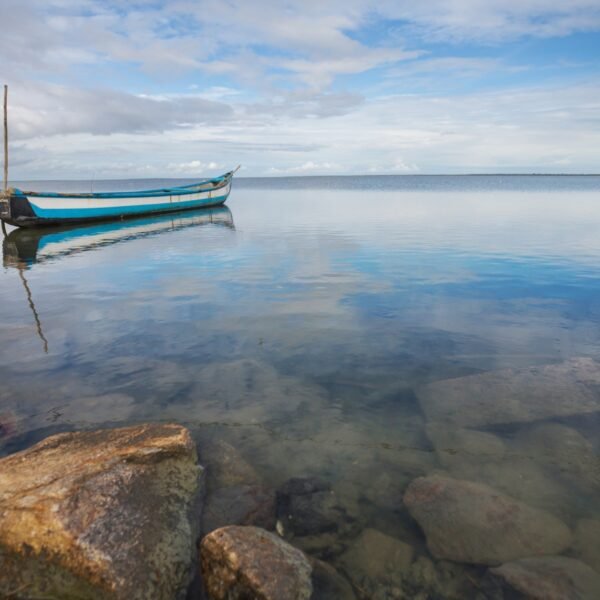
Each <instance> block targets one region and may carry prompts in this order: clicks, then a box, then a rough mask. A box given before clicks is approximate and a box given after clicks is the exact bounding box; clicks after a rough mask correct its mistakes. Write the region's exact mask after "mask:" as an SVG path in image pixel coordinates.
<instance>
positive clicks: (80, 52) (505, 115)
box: [0, 0, 600, 177]
mask: <svg viewBox="0 0 600 600" xmlns="http://www.w3.org/2000/svg"><path fill="white" fill-rule="evenodd" d="M0 22H2V25H3V35H2V36H0V56H1V57H2V76H3V78H4V79H5V81H7V82H8V83H9V84H10V85H11V95H10V132H11V143H12V144H13V146H12V148H13V153H12V158H13V161H12V163H11V164H12V167H14V168H15V172H16V176H21V175H19V173H22V174H23V175H26V176H27V175H28V174H29V176H31V177H44V176H48V175H51V176H55V177H56V176H59V177H60V176H79V175H82V174H88V173H90V171H92V170H93V171H94V172H96V173H97V176H98V177H100V176H107V177H110V176H111V174H115V175H117V174H121V175H123V174H124V173H125V171H124V168H125V167H126V166H127V165H129V167H130V168H131V170H132V172H135V173H143V174H148V175H156V176H164V175H169V174H170V173H172V172H182V173H183V172H184V171H186V169H189V170H190V172H191V171H195V169H196V167H200V166H202V165H204V166H206V165H209V164H210V163H211V162H214V163H215V164H219V165H228V166H229V165H232V166H234V165H235V164H237V163H238V162H242V163H243V164H244V165H246V166H247V167H248V172H252V173H255V174H273V173H284V172H285V173H294V172H296V173H309V172H314V173H318V172H323V173H325V172H327V173H329V172H339V173H356V172H362V173H364V172H397V173H403V172H406V173H409V172H416V171H417V170H419V172H440V171H450V172H452V171H456V170H459V171H464V170H511V169H537V168H539V167H541V168H542V169H544V168H547V169H552V168H555V169H556V170H562V169H565V170H586V171H587V170H594V169H597V166H595V165H597V164H598V162H600V161H599V158H600V157H599V156H598V150H597V148H598V147H600V145H599V143H598V142H599V141H600V140H599V137H598V136H599V135H600V134H598V133H597V132H598V130H599V128H598V124H599V123H600V117H599V112H600V109H599V108H598V103H597V101H596V100H595V98H597V97H598V92H599V90H598V86H597V85H594V84H593V82H594V81H595V77H596V76H597V72H596V71H594V69H595V67H594V64H595V63H594V61H593V58H595V57H590V59H589V60H585V58H586V57H585V56H584V54H585V52H586V51H587V50H586V49H585V47H584V48H583V49H582V48H580V47H577V48H575V45H576V44H577V43H578V38H574V39H572V40H570V41H569V40H567V41H568V43H567V42H565V44H564V47H565V48H566V49H567V50H565V53H564V56H562V57H560V59H559V58H557V59H556V60H555V59H554V55H552V57H551V58H546V57H543V56H542V57H541V58H540V55H538V56H537V58H538V60H539V62H544V61H545V62H544V66H542V67H536V62H535V61H534V60H532V61H531V64H520V63H519V62H518V61H517V59H516V58H515V56H518V57H524V56H525V57H526V59H527V58H528V57H527V53H526V52H523V49H524V47H525V46H523V44H527V47H526V49H527V50H529V48H530V47H532V46H535V44H538V43H539V44H542V43H543V38H546V37H551V36H569V35H572V34H574V33H577V32H587V31H598V30H600V1H599V0H572V1H571V2H568V3H550V2H549V1H547V0H521V1H520V2H507V1H506V0H452V1H448V0H431V1H430V2H427V3H417V2H414V0H411V1H408V0H393V1H392V0H378V1H377V2H375V1H374V0H330V1H328V2H316V1H315V0H305V1H304V2H299V1H285V2H281V1H280V0H256V1H255V2H252V3H249V2H242V0H229V1H227V2H223V1H222V0H203V2H197V1H196V0H170V1H169V2H166V1H162V0H155V1H142V0H140V1H135V2H123V1H122V0H18V1H17V0H3V2H1V3H0ZM532 37H537V38H540V39H541V40H542V41H540V40H538V41H537V42H535V43H534V44H529V41H528V40H530V38H532ZM440 41H441V42H443V44H437V43H435V42H440ZM432 42H433V43H432ZM561 47H562V45H561ZM482 48H483V49H482ZM553 48H554V45H553ZM569 48H571V49H573V51H572V52H571V54H569V52H568V49H569ZM590 54H591V53H590ZM568 59H572V60H570V62H569V60H568ZM561 61H562V62H561ZM574 64H576V65H584V66H583V67H582V66H576V67H573V65H574ZM548 65H551V67H552V69H550V70H551V71H552V73H553V75H552V76H553V77H554V79H552V80H550V79H549V78H546V79H545V80H543V78H542V77H541V75H540V73H542V71H543V70H544V69H545V67H546V66H548ZM586 65H587V66H586ZM517 69H523V70H526V75H527V76H529V74H531V80H532V82H530V83H529V84H528V86H527V87H524V84H523V80H524V77H525V76H524V75H523V73H520V74H519V73H515V70H517ZM577 69H582V70H581V71H577V73H578V74H579V75H581V73H587V80H585V79H583V76H581V77H580V79H578V80H576V79H575V75H574V73H573V71H576V70H577ZM534 78H536V79H535V82H536V84H535V85H534V84H533V80H534ZM485 86H487V87H485ZM565 132H568V135H567V134H566V133H565ZM197 162H199V163H200V164H199V165H197V164H196V163H197Z"/></svg>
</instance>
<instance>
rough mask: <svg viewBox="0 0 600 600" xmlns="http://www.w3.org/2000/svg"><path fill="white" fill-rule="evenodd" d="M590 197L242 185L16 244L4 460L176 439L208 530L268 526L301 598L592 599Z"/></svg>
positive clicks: (597, 306)
mask: <svg viewBox="0 0 600 600" xmlns="http://www.w3.org/2000/svg"><path fill="white" fill-rule="evenodd" d="M155 183H156V182H152V183H151V184H150V183H149V184H148V185H145V184H144V185H142V187H152V186H153V185H154V184H155ZM32 185H33V184H30V187H31V186H32ZM38 185H41V184H38ZM73 185H74V184H69V183H68V182H63V183H62V184H61V187H62V188H63V189H65V190H67V189H71V188H72V187H73ZM127 185H128V186H129V187H140V182H133V181H132V182H128V183H127ZM111 186H114V187H118V186H121V187H122V186H123V183H122V182H120V183H119V184H118V185H117V184H116V183H114V182H105V183H104V188H106V189H110V188H111ZM42 187H43V186H42ZM46 187H48V186H46ZM52 187H59V186H57V185H54V184H53V186H52ZM101 188H102V184H101V183H98V182H97V183H96V184H95V189H97V190H98V191H100V189H101ZM599 199H600V177H518V176H515V177H427V176H423V177H386V178H375V177H349V178H327V177H323V178H298V179H293V178H292V179H273V180H268V179H263V180H252V179H247V180H244V179H239V180H237V181H236V182H235V184H234V188H233V191H232V194H231V196H230V199H229V201H228V203H227V208H220V209H212V210H205V211H193V212H186V213H179V214H172V215H164V216H156V217H147V218H140V219H135V220H131V221H124V222H118V223H102V224H96V225H91V226H86V227H81V228H77V229H63V230H56V229H52V230H39V231H10V232H9V235H8V236H7V237H5V238H4V240H3V260H4V268H3V269H2V271H1V272H0V306H1V307H2V308H1V310H2V313H1V314H2V319H1V320H0V373H1V377H2V386H1V387H0V456H3V455H7V454H10V453H12V452H15V451H18V450H21V449H23V448H25V447H27V446H29V445H31V444H33V443H34V442H36V441H39V440H41V439H43V438H44V437H46V436H48V435H50V434H52V433H56V432H59V431H67V430H72V429H85V428H97V427H101V426H118V425H125V424H132V423H140V422H148V421H152V422H177V423H181V424H183V425H186V426H187V427H189V428H190V430H191V431H192V433H193V435H194V437H195V439H196V440H197V442H198V447H199V455H200V461H201V462H202V463H204V464H206V465H207V467H208V480H207V485H208V497H207V501H206V507H207V509H206V510H207V512H206V514H205V517H204V527H205V530H210V529H212V528H214V527H216V526H219V525H220V524H225V523H226V522H227V521H228V520H234V521H239V520H240V519H241V520H243V519H247V518H249V517H248V515H252V518H253V519H254V521H253V522H257V523H259V524H261V525H263V526H265V527H270V528H277V530H278V531H279V533H280V534H281V535H283V536H284V537H285V538H286V539H287V540H288V541H290V542H291V543H292V544H293V545H295V546H297V547H298V548H301V549H302V550H304V551H305V552H306V553H308V554H309V555H310V556H312V557H314V558H315V559H319V560H320V561H322V562H321V563H317V564H318V565H319V566H318V567H317V575H316V579H315V581H317V583H318V589H317V593H318V597H320V598H348V599H351V598H373V599H377V600H379V599H388V598H421V599H423V600H424V599H426V598H431V599H439V598H449V599H450V598H453V599H454V598H456V599H459V598H460V599H462V598H481V599H484V598H490V599H501V598H509V597H514V594H515V593H520V594H522V595H524V597H550V596H551V594H552V593H558V592H557V590H562V592H561V593H566V595H565V596H560V597H577V598H588V597H589V598H596V597H600V584H599V582H600V574H599V573H600V543H599V542H598V540H599V539H600V460H599V452H600V271H599V270H598V264H600V236H599V235H598V231H600V202H599ZM566 580H569V581H570V582H571V583H570V585H571V587H570V588H568V589H567V591H566V592H565V590H564V589H563V588H561V587H560V586H561V585H563V583H562V582H563V581H566ZM542 585H546V586H550V587H546V588H543V590H544V592H543V593H544V594H546V596H535V595H534V591H532V590H534V589H535V588H536V586H537V589H538V590H539V589H542V588H540V587H539V586H542ZM528 586H532V587H531V589H530V588H528ZM552 586H555V587H552ZM535 593H538V592H535ZM510 594H513V596H511V595H510ZM528 594H529V596H528ZM576 594H578V595H576Z"/></svg>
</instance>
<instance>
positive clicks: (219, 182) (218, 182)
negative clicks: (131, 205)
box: [8, 171, 234, 199]
mask: <svg viewBox="0 0 600 600" xmlns="http://www.w3.org/2000/svg"><path fill="white" fill-rule="evenodd" d="M233 173H234V172H233V171H230V172H229V173H225V174H224V175H220V176H219V177H213V178H211V179H203V180H201V181H198V182H196V183H192V184H187V185H182V186H177V187H172V188H157V189H150V190H135V191H131V192H30V191H24V190H20V189H18V188H13V189H11V190H8V192H9V194H11V195H14V196H26V197H28V196H31V197H33V198H36V197H37V198H39V197H43V198H88V199H89V198H100V199H103V198H106V199H109V198H143V197H149V198H154V197H161V196H186V195H189V194H197V193H199V192H212V191H216V190H220V189H222V188H223V187H225V186H226V185H227V184H228V183H229V182H230V181H231V179H232V178H233ZM207 184H212V185H213V187H212V188H207V189H198V188H199V187H200V186H203V185H207Z"/></svg>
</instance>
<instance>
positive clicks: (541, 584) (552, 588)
mask: <svg viewBox="0 0 600 600" xmlns="http://www.w3.org/2000/svg"><path fill="white" fill-rule="evenodd" d="M490 572H491V573H492V574H493V575H494V576H495V577H497V578H499V579H501V580H503V582H504V583H505V584H507V585H508V587H510V588H512V589H513V590H516V591H517V592H520V593H521V594H523V595H524V596H525V597H526V598H527V599H528V600H529V599H531V600H596V599H597V598H600V575H598V573H596V572H595V571H594V570H593V569H591V568H590V567H588V566H587V565H584V564H583V563H582V562H579V561H578V560H575V559H573V558H567V557H566V556H544V557H539V558H537V557H536V558H523V559H521V560H516V561H514V562H510V563H506V564H504V565H502V566H500V567H497V568H495V569H490Z"/></svg>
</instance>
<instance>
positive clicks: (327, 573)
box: [311, 559, 356, 600]
mask: <svg viewBox="0 0 600 600" xmlns="http://www.w3.org/2000/svg"><path fill="white" fill-rule="evenodd" d="M312 566H313V577H312V580H313V595H312V596H311V600H356V595H355V593H354V591H353V590H352V586H351V585H350V583H348V580H347V579H345V578H344V577H342V576H341V575H340V574H339V573H338V572H337V571H336V569H335V568H334V567H332V566H331V565H330V564H329V563H326V562H323V561H322V560H314V559H313V560H312Z"/></svg>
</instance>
